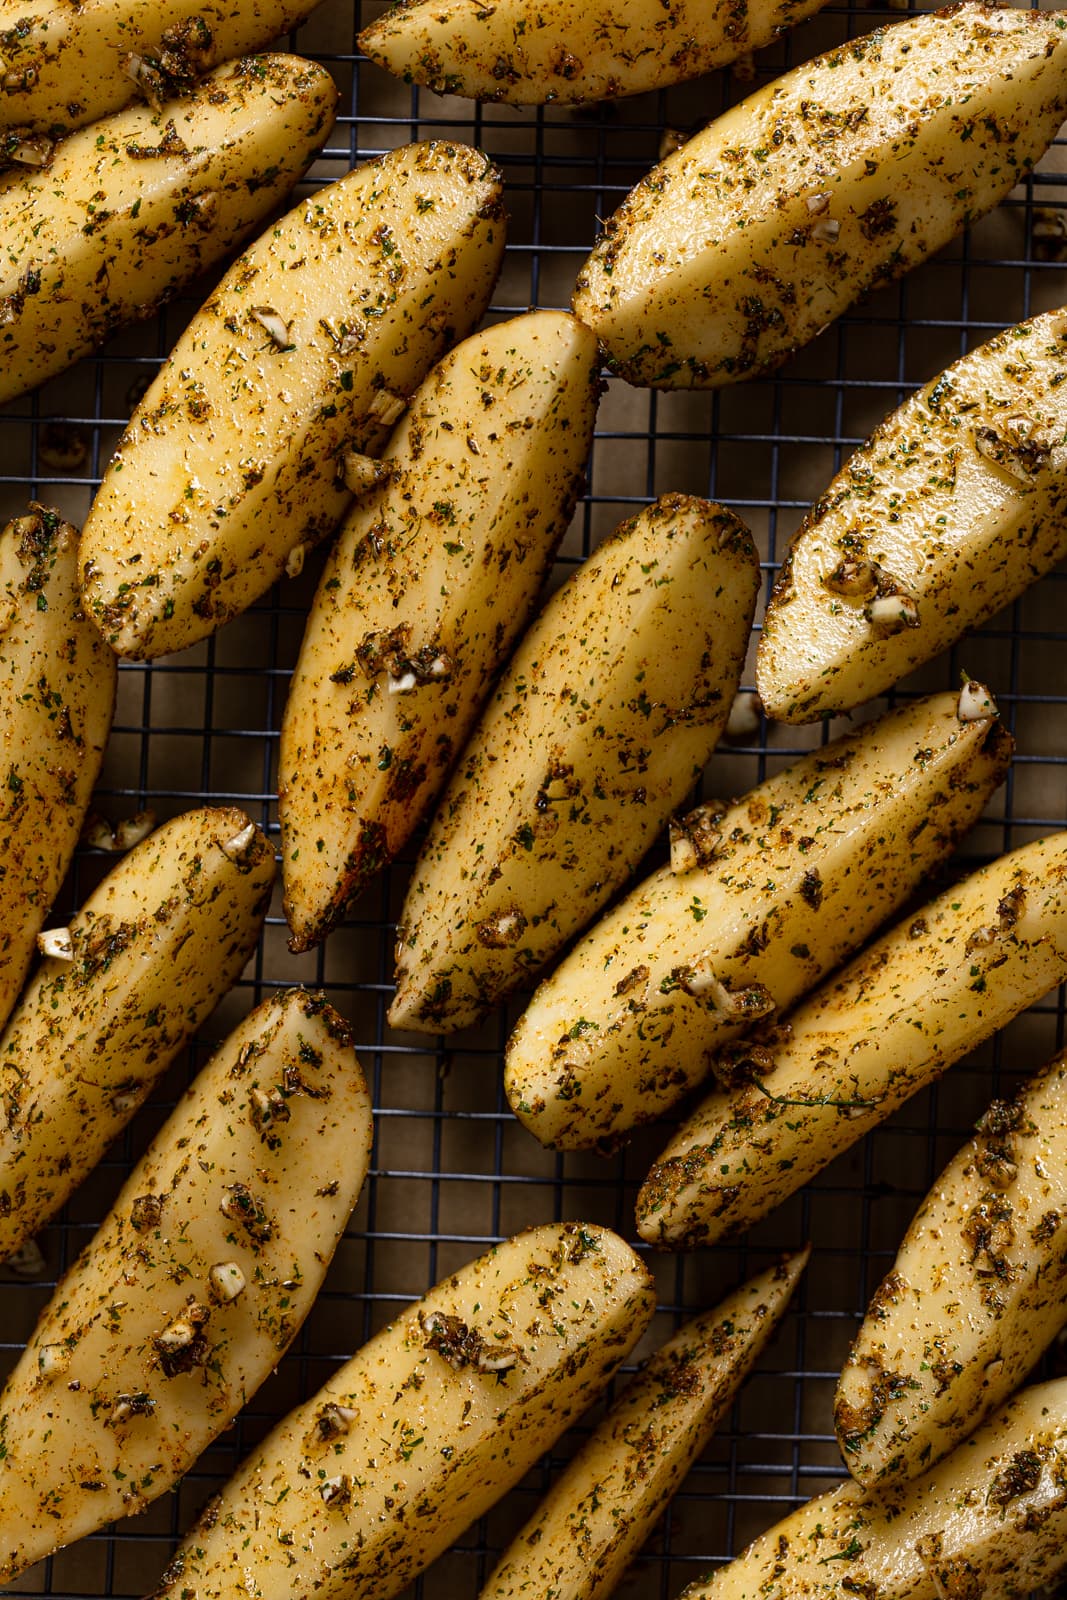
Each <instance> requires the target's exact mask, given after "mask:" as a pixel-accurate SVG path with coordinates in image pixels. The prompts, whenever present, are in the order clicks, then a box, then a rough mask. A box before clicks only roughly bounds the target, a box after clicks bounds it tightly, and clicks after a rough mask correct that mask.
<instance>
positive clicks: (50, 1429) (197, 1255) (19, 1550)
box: [0, 989, 371, 1582]
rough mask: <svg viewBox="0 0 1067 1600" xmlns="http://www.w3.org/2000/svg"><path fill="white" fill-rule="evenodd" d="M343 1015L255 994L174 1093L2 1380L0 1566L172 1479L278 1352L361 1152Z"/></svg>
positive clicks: (316, 1279)
mask: <svg viewBox="0 0 1067 1600" xmlns="http://www.w3.org/2000/svg"><path fill="white" fill-rule="evenodd" d="M370 1144H371V1114H370V1098H369V1096H368V1094H367V1088H366V1084H365V1083H364V1080H363V1074H362V1072H361V1071H360V1067H359V1063H358V1061H357V1060H356V1056H355V1051H354V1050H353V1048H352V1039H351V1034H350V1033H349V1031H348V1028H347V1026H346V1024H345V1023H344V1022H343V1021H342V1019H341V1018H340V1017H339V1016H338V1015H337V1013H336V1012H335V1011H333V1010H332V1008H331V1007H330V1006H328V1005H327V1004H326V1003H325V1000H324V999H323V998H322V996H321V995H309V994H305V993H304V992H303V991H301V990H299V989H291V990H289V991H288V992H287V993H284V994H281V995H277V996H275V997H274V998H273V999H270V1000H267V1001H265V1002H264V1003H263V1004H262V1005H260V1006H258V1007H257V1008H256V1010H255V1011H253V1012H252V1013H251V1014H250V1015H249V1016H248V1017H247V1018H246V1019H245V1021H244V1022H242V1023H241V1024H240V1026H239V1027H238V1028H236V1029H235V1030H234V1032H233V1033H232V1034H231V1035H230V1037H229V1038H228V1039H227V1040H226V1042H225V1044H223V1045H222V1046H221V1048H220V1049H219V1050H218V1052H217V1053H216V1054H215V1055H214V1056H213V1057H212V1059H211V1061H210V1062H209V1063H208V1064H207V1066H205V1067H204V1068H203V1070H202V1071H201V1072H200V1074H199V1075H198V1077H197V1078H196V1080H195V1082H194V1083H193V1086H192V1088H190V1089H189V1091H188V1093H187V1094H186V1095H185V1097H184V1099H182V1100H180V1101H179V1102H178V1105H177V1107H176V1108H175V1110H174V1111H173V1112H172V1113H171V1115H170V1117H169V1119H168V1120H167V1122H166V1124H165V1125H164V1127H163V1128H162V1130H161V1131H160V1133H159V1134H158V1135H157V1136H156V1138H155V1140H154V1141H153V1143H152V1146H151V1148H150V1149H149V1150H148V1151H147V1153H146V1154H145V1155H144V1156H143V1157H142V1158H141V1160H140V1161H139V1162H138V1164H137V1166H136V1167H135V1168H134V1170H133V1171H132V1172H131V1173H130V1176H129V1178H128V1179H127V1181H126V1184H125V1187H124V1188H123V1190H122V1193H121V1194H120V1195H119V1197H118V1199H117V1200H116V1202H115V1205H114V1207H113V1208H112V1210H111V1212H110V1213H109V1215H108V1216H107V1217H106V1218H105V1220H104V1222H103V1223H102V1224H101V1226H100V1229H99V1232H98V1233H97V1234H96V1235H95V1236H94V1237H93V1239H92V1240H91V1242H90V1244H89V1245H88V1246H87V1248H86V1249H85V1250H84V1251H83V1253H82V1255H81V1256H80V1257H79V1258H78V1260H77V1261H76V1262H75V1264H74V1266H73V1267H72V1268H71V1270H70V1271H69V1272H68V1273H67V1274H66V1276H65V1277H64V1278H62V1279H61V1280H60V1282H59V1284H58V1285H57V1287H56V1291H55V1294H54V1295H53V1296H52V1299H51V1301H50V1302H49V1304H48V1305H47V1306H46V1307H45V1309H44V1311H43V1312H42V1314H41V1318H40V1320H39V1322H38V1324H37V1327H36V1329H35V1330H34V1333H33V1337H32V1338H31V1340H30V1342H29V1344H28V1346H27V1348H26V1351H25V1353H24V1354H23V1356H22V1358H21V1360H20V1361H19V1363H18V1366H17V1367H16V1368H15V1370H14V1372H13V1373H12V1375H11V1378H10V1379H9V1381H8V1384H7V1387H6V1388H5V1389H4V1391H3V1394H0V1439H2V1440H3V1444H4V1450H3V1451H2V1452H0V1504H2V1505H3V1508H4V1510H3V1516H2V1517H0V1582H10V1580H11V1579H12V1578H14V1577H16V1576H17V1575H18V1573H19V1572H21V1571H23V1570H24V1569H25V1568H26V1567H28V1566H29V1565H30V1564H31V1563H32V1562H34V1561H39V1560H41V1559H42V1558H43V1557H45V1556H47V1555H49V1554H51V1553H52V1552H53V1551H54V1550H56V1549H58V1548H59V1546H61V1545H64V1544H68V1543H69V1542H70V1541H71V1540H73V1539H79V1538H83V1537H84V1536H85V1535H86V1534H87V1533H92V1532H95V1531H96V1530H97V1529H99V1528H102V1527H103V1526H104V1525H105V1523H108V1522H110V1521H112V1519H113V1518H116V1517H124V1516H130V1515H132V1514H133V1513H134V1512H136V1511H140V1510H142V1509H143V1508H144V1506H146V1505H147V1504H149V1502H150V1501H152V1500H155V1499H156V1498H157V1497H158V1496H159V1495H161V1494H163V1493H164V1492H165V1491H166V1490H167V1489H169V1488H171V1487H172V1486H173V1485H174V1484H175V1482H176V1481H177V1480H178V1479H179V1478H180V1477H181V1476H182V1474H183V1473H184V1472H186V1471H187V1470H188V1469H189V1468H190V1467H191V1466H192V1465H193V1463H194V1461H195V1460H196V1458H197V1457H198V1456H199V1455H200V1453H201V1452H202V1451H203V1450H204V1449H206V1448H207V1446H208V1445H209V1444H210V1443H211V1441H212V1440H213V1439H215V1438H217V1437H218V1435H219V1434H220V1433H221V1432H222V1431H223V1429H224V1428H226V1427H227V1426H228V1425H229V1423H230V1422H231V1421H232V1420H233V1418H234V1417H235V1416H236V1414H237V1412H238V1411H239V1410H240V1409H241V1407H242V1406H243V1405H244V1403H245V1401H246V1400H248V1399H250V1398H251V1396H252V1395H253V1394H254V1393H255V1392H256V1390H257V1389H258V1388H259V1386H260V1384H261V1383H262V1382H263V1381H264V1379H265V1378H266V1377H267V1376H268V1375H269V1373H270V1372H271V1371H272V1370H273V1368H274V1367H275V1365H276V1364H277V1362H278V1360H279V1358H280V1357H281V1355H282V1353H283V1352H284V1351H285V1350H286V1349H287V1348H288V1346H289V1344H290V1343H291V1341H292V1339H293V1338H294V1336H295V1335H296V1333H297V1331H298V1329H299V1328H300V1325H301V1323H302V1322H303V1320H304V1318H305V1317H306V1316H307V1313H308V1311H309V1310H310V1309H311V1304H312V1301H313V1300H314V1298H315V1295H316V1294H317V1292H318V1290H319V1287H320V1285H321V1283H322V1280H323V1278H324V1277H325V1274H326V1269H327V1267H328V1266H329V1264H330V1259H331V1257H332V1256H333V1252H334V1250H335V1248H336V1246H337V1243H338V1241H339V1240H340V1237H341V1234H342V1232H343V1231H344V1227H345V1223H346V1222H347V1221H348V1217H349V1214H350V1212H351V1210H352V1207H353V1206H354V1205H355V1203H356V1198H357V1196H358V1194H359V1191H360V1188H361V1186H362V1183H363V1178H364V1176H365V1174H366V1170H367V1163H368V1161H369V1159H370Z"/></svg>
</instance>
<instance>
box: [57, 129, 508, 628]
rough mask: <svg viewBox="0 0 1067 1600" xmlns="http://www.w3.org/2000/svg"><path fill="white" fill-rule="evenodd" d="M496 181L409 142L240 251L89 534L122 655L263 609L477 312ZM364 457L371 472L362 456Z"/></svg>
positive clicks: (145, 409) (92, 573)
mask: <svg viewBox="0 0 1067 1600" xmlns="http://www.w3.org/2000/svg"><path fill="white" fill-rule="evenodd" d="M503 249H504V222H503V212H502V208H501V187H500V179H499V177H498V175H497V173H496V171H495V170H494V168H493V167H492V165H491V164H490V162H489V160H488V158H487V157H486V156H484V155H482V154H481V153H480V152H479V151H477V150H471V149H470V148H469V147H468V146H466V145H460V144H445V143H441V142H434V143H429V144H413V145H406V146H404V147H403V148H402V149H399V150H394V151H391V152H390V153H389V154H388V155H384V156H380V157H378V158H377V159H376V160H374V161H368V162H367V163H366V164H365V165H364V166H362V167H359V168H357V169H356V170H355V171H354V172H351V173H349V174H348V176H347V177H344V178H341V179H340V180H339V181H338V182H337V183H332V184H329V185H327V186H326V187H325V188H323V189H319V190H317V191H316V192H315V194H314V195H313V196H312V197H311V198H310V199H308V200H305V201H303V202H301V204H300V205H298V206H296V207H295V209H294V210H292V211H290V212H289V213H288V215H287V216H285V217H283V218H282V220H281V221H280V222H278V223H276V224H275V226H274V227H273V228H271V229H269V230H268V232H266V233H265V234H263V235H262V236H261V237H260V238H259V239H258V240H256V242H255V243H254V244H253V245H252V246H251V247H250V248H249V249H248V250H247V251H246V252H245V253H244V255H243V256H241V257H240V258H239V260H238V261H236V262H235V263H234V265H233V266H232V267H231V268H230V271H229V272H228V273H227V274H226V276H225V278H223V280H222V282H221V284H220V285H219V287H218V289H217V290H216V291H215V293H214V294H213V295H211V297H210V298H209V299H208V300H207V301H206V302H205V304H204V305H203V306H202V307H201V309H200V311H199V312H198V313H197V315H196V316H195V317H194V318H193V320H192V322H191V323H190V324H189V326H188V328H187V329H186V330H185V332H184V333H183V334H182V336H181V338H180V339H179V340H178V343H177V345H176V346H175V348H174V352H173V354H172V355H171V357H170V359H169V361H167V363H166V364H165V365H164V367H163V368H162V370H161V372H160V373H159V376H158V377H157V378H156V380H155V382H154V383H153V384H152V387H151V388H150V389H149V390H148V392H147V394H146V395H145V397H144V399H143V400H142V401H141V404H140V406H139V407H138V408H137V411H136V412H135V413H134V415H133V417H132V418H131V419H130V425H129V427H128V428H127V429H126V432H125V433H124V434H123V436H122V439H121V440H120V441H119V447H118V449H117V451H116V452H115V454H114V456H113V457H112V460H111V463H110V465H109V467H108V469H107V472H106V473H105V475H104V480H103V483H102V484H101V486H100V490H99V492H98V494H97V496H96V499H95V501H94V502H93V507H92V510H91V511H90V513H89V517H88V520H87V522H86V524H85V531H84V535H83V538H82V576H83V593H84V600H85V605H86V608H87V610H88V613H89V615H90V616H91V617H92V619H93V621H94V622H95V623H96V625H97V627H98V628H99V629H100V631H101V632H102V633H103V635H104V637H105V639H107V641H108V643H109V644H110V645H111V646H112V648H113V649H114V650H116V651H117V652H118V654H119V655H123V656H137V657H153V656H159V655H163V654H165V653H166V652H167V651H171V650H181V649H183V648H184V647H185V646H186V645H190V644H195V642H196V641H197V640H198V639H203V638H204V637H206V635H208V634H210V633H213V632H214V630H215V629H216V628H218V627H220V626H221V625H222V623H224V622H227V621H229V619H230V618H231V617H234V616H236V615H237V614H238V613H239V612H241V611H243V610H245V608H246V607H247V606H249V605H251V603H252V601H253V600H256V599H258V598H259V596H260V595H262V594H263V593H265V591H266V590H267V589H269V588H270V586H271V584H272V583H274V582H275V580H276V579H278V578H280V577H281V575H282V573H283V572H285V571H289V572H295V571H297V570H298V569H299V566H300V564H301V562H302V560H303V555H304V552H305V550H306V549H307V548H308V546H310V545H312V544H315V543H316V542H317V541H318V540H319V539H321V538H322V537H323V536H324V535H325V534H327V533H331V532H332V531H333V529H334V527H335V526H336V524H337V522H338V521H339V519H340V517H341V515H342V513H343V512H344V510H345V507H346V505H347V504H348V501H349V499H350V498H351V497H350V495H349V492H348V490H347V489H346V487H345V484H344V481H343V479H342V477H341V475H340V472H341V469H342V468H343V466H344V457H345V454H346V452H352V453H353V454H354V455H355V456H356V457H357V461H356V465H357V466H358V465H359V463H358V456H359V454H360V453H363V452H371V453H375V452H377V451H379V450H380V449H381V448H382V446H383V445H384V444H385V442H386V439H387V438H388V436H389V433H390V430H391V429H392V426H393V424H394V423H395V422H396V420H397V418H398V417H399V416H400V414H401V412H402V411H403V410H404V407H405V405H406V404H407V397H408V395H409V394H410V393H411V391H412V390H413V389H414V388H415V387H416V385H417V384H419V383H420V382H421V381H422V379H423V378H424V377H425V375H426V373H427V371H428V370H429V368H430V367H431V366H432V365H433V363H434V361H436V360H437V358H438V357H439V356H440V355H441V354H442V353H443V352H444V351H445V350H446V349H448V348H449V347H450V346H451V345H452V344H453V343H454V342H455V340H456V339H457V338H459V337H461V336H462V335H464V334H466V333H468V332H469V331H470V329H471V328H472V327H473V326H474V325H475V324H476V323H477V322H478V321H479V320H480V318H481V315H482V313H483V311H484V310H485V308H486V306H487V305H488V303H489V295H490V293H491V291H492V287H493V283H494V282H495V280H496V275H497V271H498V269H499V266H500V261H501V257H502V254H503ZM364 465H367V464H364Z"/></svg>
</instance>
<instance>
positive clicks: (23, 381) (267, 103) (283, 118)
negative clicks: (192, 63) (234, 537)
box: [0, 55, 337, 503]
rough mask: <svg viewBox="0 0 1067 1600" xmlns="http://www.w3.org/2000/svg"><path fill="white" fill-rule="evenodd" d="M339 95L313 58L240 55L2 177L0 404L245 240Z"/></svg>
mask: <svg viewBox="0 0 1067 1600" xmlns="http://www.w3.org/2000/svg"><path fill="white" fill-rule="evenodd" d="M336 101H337V90H336V89H335V87H334V84H333V80H332V78H331V77H330V75H329V73H328V72H326V71H325V70H324V69H323V68H322V67H320V66H317V65H316V64H315V63H314V62H311V61H302V60H301V59H300V58H299V57H297V56H281V55H274V56H256V57H254V58H248V59H246V60H244V61H237V62H230V63H228V64H227V65H226V66H223V67H220V68H219V69H218V71H217V72H214V73H212V74H211V76H210V77H209V78H207V79H205V81H204V82H203V83H202V84H201V85H200V86H199V88H197V89H196V90H195V91H194V92H193V93H192V94H190V95H187V96H185V97H183V98H182V99H180V100H171V101H167V102H166V103H165V104H163V105H161V106H160V107H159V109H158V110H153V109H152V108H151V107H149V106H145V105H139V106H131V107H130V108H129V109H128V110H126V111H119V112H116V113H115V115H114V116H111V117H109V118H107V119H106V120H105V121H104V122H101V123H98V124H95V125H94V126H93V127H91V128H86V129H83V130H82V131H81V132H79V133H74V134H71V136H70V138H69V139H64V140H63V141H62V142H61V144H60V145H59V146H58V147H57V149H56V152H55V155H54V156H53V158H52V160H51V162H50V163H49V165H48V167H47V168H45V169H44V170H41V171H31V170H30V169H29V168H26V169H24V170H22V171H20V172H19V173H18V175H16V176H11V177H9V178H8V181H7V182H6V183H2V184H0V238H2V239H3V241H4V251H3V257H2V258H0V402H2V401H4V400H10V399H12V398H14V397H15V396H16V395H20V394H24V393H25V392H26V391H27V390H29V389H33V388H35V387H36V385H37V384H39V383H43V382H44V381H45V380H46V379H47V378H52V377H55V375H56V374H57V373H59V372H63V371H64V370H65V369H66V368H67V367H69V366H71V365H72V364H73V363H74V362H75V361H77V360H78V359H79V358H80V357H81V356H84V355H86V354H88V352H89V351H90V350H93V349H95V348H96V346H97V345H99V344H102V343H103V341H104V340H105V339H106V338H107V337H108V336H109V334H111V333H113V332H114V331H115V329H116V328H119V327H122V326H123V324H125V323H127V322H132V321H135V320H136V319H137V318H138V317H144V316H147V315H148V314H149V313H150V312H152V311H154V310H156V308H157V307H158V306H160V305H162V304H163V303H164V302H165V301H166V300H168V299H169V298H170V297H171V296H172V295H173V294H175V293H176V292H177V291H178V290H179V289H181V288H184V286H185V285H186V284H188V283H191V282H192V280H193V279H194V278H195V277H196V275H197V274H198V273H199V272H202V271H203V269H204V268H205V267H208V266H210V265H212V263H214V262H216V261H220V260H222V258H223V257H224V256H225V255H226V254H227V253H228V251H230V250H231V249H232V248H233V247H234V246H235V245H237V244H240V243H241V242H242V240H244V239H245V238H246V237H247V236H248V234H249V233H251V232H252V230H253V229H254V228H255V227H256V226H257V224H259V223H261V222H262V221H263V219H264V218H265V217H266V216H268V215H269V213H270V212H271V211H272V210H273V208H274V207H275V206H276V205H277V204H278V202H279V201H280V200H281V199H282V198H283V196H284V195H286V194H287V193H288V192H289V190H290V188H291V187H292V185H293V184H294V183H295V182H296V180H297V178H298V177H300V175H301V173H302V172H303V171H304V169H305V167H306V166H307V165H308V163H309V161H310V160H311V158H312V156H313V154H314V152H315V150H316V149H317V147H318V146H319V145H320V144H321V143H322V141H323V139H324V138H325V136H326V134H327V132H328V130H329V128H330V126H331V125H332V123H333V114H334V106H335V104H336ZM192 398H193V396H192V395H190V396H189V399H190V400H192ZM194 414H195V408H194ZM148 503H150V501H149V502H148Z"/></svg>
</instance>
